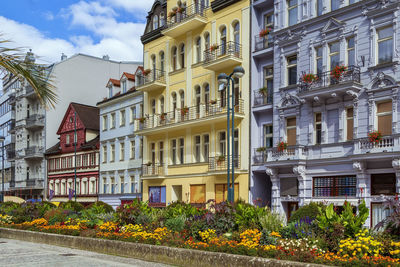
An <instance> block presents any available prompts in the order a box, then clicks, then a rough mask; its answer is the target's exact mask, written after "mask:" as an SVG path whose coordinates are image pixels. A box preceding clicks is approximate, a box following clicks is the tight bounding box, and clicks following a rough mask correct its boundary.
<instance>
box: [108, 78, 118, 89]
mask: <svg viewBox="0 0 400 267" xmlns="http://www.w3.org/2000/svg"><path fill="white" fill-rule="evenodd" d="M109 82H111V83H112V84H113V85H114V86H118V87H120V86H121V81H120V80H116V79H109V80H108V83H109ZM108 83H107V84H108Z"/></svg>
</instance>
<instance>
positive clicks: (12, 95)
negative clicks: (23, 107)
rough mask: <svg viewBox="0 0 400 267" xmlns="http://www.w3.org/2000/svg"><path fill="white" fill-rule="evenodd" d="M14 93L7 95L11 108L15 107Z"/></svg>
mask: <svg viewBox="0 0 400 267" xmlns="http://www.w3.org/2000/svg"><path fill="white" fill-rule="evenodd" d="M15 95H16V94H15V93H11V94H10V95H9V97H8V103H9V104H10V105H11V106H13V105H15V102H16V97H15Z"/></svg>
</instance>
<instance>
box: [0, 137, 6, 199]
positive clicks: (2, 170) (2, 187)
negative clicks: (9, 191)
mask: <svg viewBox="0 0 400 267" xmlns="http://www.w3.org/2000/svg"><path fill="white" fill-rule="evenodd" d="M4 140H5V137H4V136H0V142H1V199H0V202H4Z"/></svg>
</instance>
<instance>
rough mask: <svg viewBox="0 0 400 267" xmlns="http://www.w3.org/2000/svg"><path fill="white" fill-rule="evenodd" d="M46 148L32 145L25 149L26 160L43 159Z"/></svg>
mask: <svg viewBox="0 0 400 267" xmlns="http://www.w3.org/2000/svg"><path fill="white" fill-rule="evenodd" d="M43 153H44V149H43V147H42V146H31V147H28V148H26V149H25V159H26V160H38V159H43Z"/></svg>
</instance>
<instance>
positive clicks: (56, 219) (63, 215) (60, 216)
mask: <svg viewBox="0 0 400 267" xmlns="http://www.w3.org/2000/svg"><path fill="white" fill-rule="evenodd" d="M67 215H68V213H67V212H66V211H65V210H63V209H61V208H56V209H51V210H49V211H47V212H46V213H45V214H44V216H43V218H45V219H46V220H47V221H48V223H49V224H50V225H53V224H56V223H61V222H65V221H66V220H67Z"/></svg>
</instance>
